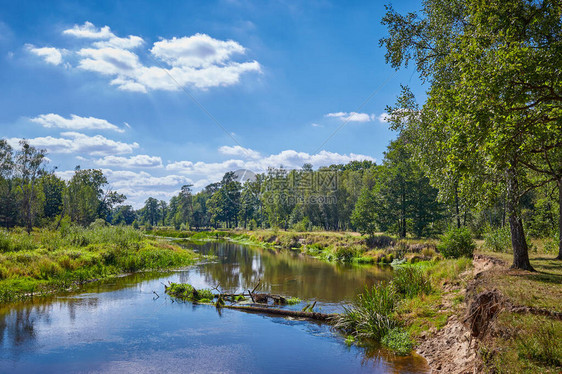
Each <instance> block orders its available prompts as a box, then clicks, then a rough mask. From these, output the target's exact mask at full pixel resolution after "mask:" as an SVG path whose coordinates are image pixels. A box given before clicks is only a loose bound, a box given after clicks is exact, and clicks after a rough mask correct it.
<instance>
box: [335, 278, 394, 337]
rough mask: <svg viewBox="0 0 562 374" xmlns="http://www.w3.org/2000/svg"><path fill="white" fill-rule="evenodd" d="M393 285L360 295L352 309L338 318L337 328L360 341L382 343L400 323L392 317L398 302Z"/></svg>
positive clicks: (376, 287) (373, 289)
mask: <svg viewBox="0 0 562 374" xmlns="http://www.w3.org/2000/svg"><path fill="white" fill-rule="evenodd" d="M397 296H398V295H397V294H396V291H395V288H394V286H393V285H392V283H385V284H381V285H379V286H375V287H373V288H371V289H368V288H365V291H364V292H363V293H362V294H360V295H358V296H357V298H356V300H355V301H354V303H353V304H352V306H351V307H346V308H345V311H344V313H342V314H340V316H339V317H338V319H337V321H336V324H335V327H336V328H338V329H340V330H342V331H344V332H345V333H346V334H347V335H353V336H355V337H357V338H359V339H375V340H377V341H380V340H381V339H382V338H383V337H384V336H385V335H386V334H387V333H388V331H390V330H391V329H393V328H395V327H397V326H398V323H397V322H396V321H395V320H394V319H393V318H392V317H391V316H390V315H391V313H392V312H393V311H394V307H395V304H396V302H397V300H398V297H397Z"/></svg>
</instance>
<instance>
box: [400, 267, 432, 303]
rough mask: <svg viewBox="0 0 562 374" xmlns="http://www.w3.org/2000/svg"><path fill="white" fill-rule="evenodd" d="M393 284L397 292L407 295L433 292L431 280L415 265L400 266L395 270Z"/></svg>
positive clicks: (412, 295)
mask: <svg viewBox="0 0 562 374" xmlns="http://www.w3.org/2000/svg"><path fill="white" fill-rule="evenodd" d="M392 284H393V286H394V288H395V290H396V292H398V293H400V294H402V295H404V296H406V297H415V296H418V295H420V294H425V295H428V294H430V293H431V291H432V289H431V282H430V281H429V279H428V277H427V276H426V275H425V274H424V273H423V271H422V270H421V269H420V268H418V267H415V266H400V267H397V268H396V270H394V275H393V277H392Z"/></svg>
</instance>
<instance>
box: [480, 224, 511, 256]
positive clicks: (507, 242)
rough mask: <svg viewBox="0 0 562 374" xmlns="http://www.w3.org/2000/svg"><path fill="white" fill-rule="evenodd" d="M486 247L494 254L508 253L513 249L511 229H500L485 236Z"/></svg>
mask: <svg viewBox="0 0 562 374" xmlns="http://www.w3.org/2000/svg"><path fill="white" fill-rule="evenodd" d="M484 247H485V248H487V249H489V250H490V251H492V252H508V250H509V249H510V248H511V233H510V232H509V227H507V226H505V227H500V228H499V229H496V230H492V231H490V232H488V233H487V234H485V235H484Z"/></svg>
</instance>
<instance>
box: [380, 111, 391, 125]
mask: <svg viewBox="0 0 562 374" xmlns="http://www.w3.org/2000/svg"><path fill="white" fill-rule="evenodd" d="M389 117H390V115H389V114H388V113H382V114H381V115H379V116H378V117H377V119H378V120H379V122H380V123H387V122H388V119H389Z"/></svg>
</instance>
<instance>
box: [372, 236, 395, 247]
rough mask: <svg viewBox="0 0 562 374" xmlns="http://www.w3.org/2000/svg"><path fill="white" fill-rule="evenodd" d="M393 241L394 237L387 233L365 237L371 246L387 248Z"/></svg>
mask: <svg viewBox="0 0 562 374" xmlns="http://www.w3.org/2000/svg"><path fill="white" fill-rule="evenodd" d="M394 243H395V242H394V239H392V238H391V237H390V236H387V235H374V236H371V237H369V238H367V245H368V246H369V247H372V248H388V247H392V246H393V245H394Z"/></svg>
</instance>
